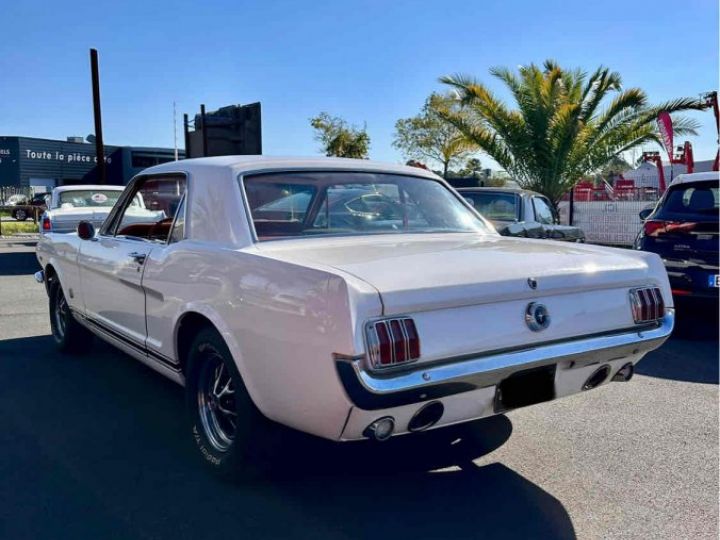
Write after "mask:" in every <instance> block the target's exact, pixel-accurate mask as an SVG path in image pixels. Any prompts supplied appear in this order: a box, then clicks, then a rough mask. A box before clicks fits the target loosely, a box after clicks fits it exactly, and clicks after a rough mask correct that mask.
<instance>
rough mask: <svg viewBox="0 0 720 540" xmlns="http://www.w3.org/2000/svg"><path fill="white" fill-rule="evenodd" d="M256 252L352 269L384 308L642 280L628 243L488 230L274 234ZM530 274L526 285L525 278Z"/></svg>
mask: <svg viewBox="0 0 720 540" xmlns="http://www.w3.org/2000/svg"><path fill="white" fill-rule="evenodd" d="M258 246H259V248H260V250H261V251H262V252H263V253H267V254H268V255H271V256H274V257H278V258H281V259H285V260H288V261H292V262H298V263H303V262H309V263H315V264H321V265H327V266H330V267H332V268H336V269H339V270H341V271H343V272H347V273H349V274H352V275H354V276H356V277H358V278H360V279H362V280H364V281H366V282H367V283H369V284H370V285H372V286H373V287H375V288H376V289H377V290H378V292H379V293H380V296H381V298H382V303H383V306H384V311H385V313H384V314H385V315H394V314H400V313H413V312H418V311H429V310H436V309H443V308H452V307H460V306H468V305H476V304H491V303H494V302H499V301H503V302H506V301H511V300H519V299H525V298H533V297H535V296H538V295H543V296H546V295H549V294H568V293H572V292H578V291H588V290H601V289H609V288H616V287H618V286H620V285H622V286H631V285H636V284H645V283H647V282H648V278H649V270H648V265H647V263H646V261H645V260H644V259H643V258H642V257H640V256H638V255H637V254H636V253H634V252H632V251H628V250H621V249H609V248H598V247H597V246H588V245H586V244H569V243H561V242H552V241H548V240H527V239H515V238H507V237H501V236H495V235H487V236H482V235H476V234H439V235H432V234H420V235H382V236H376V237H362V238H358V237H354V238H350V237H345V238H324V239H322V240H321V239H304V240H301V241H298V240H291V241H278V242H268V243H266V244H259V245H258ZM531 278H533V279H535V280H536V281H537V284H538V285H537V288H536V289H532V288H531V287H530V286H529V284H528V279H531Z"/></svg>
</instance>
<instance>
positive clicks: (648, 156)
mask: <svg viewBox="0 0 720 540" xmlns="http://www.w3.org/2000/svg"><path fill="white" fill-rule="evenodd" d="M691 154H692V151H691ZM642 160H643V161H650V162H651V163H654V164H655V166H656V167H657V170H658V188H659V189H660V193H664V192H665V187H666V185H665V171H664V170H663V166H662V158H661V157H660V152H643V153H642Z"/></svg>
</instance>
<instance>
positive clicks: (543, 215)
mask: <svg viewBox="0 0 720 540" xmlns="http://www.w3.org/2000/svg"><path fill="white" fill-rule="evenodd" d="M532 202H533V208H534V209H535V219H536V220H537V221H539V222H540V223H543V224H545V225H552V224H553V223H555V217H554V216H553V212H552V209H551V208H550V205H549V204H548V202H547V201H546V200H545V199H543V198H541V197H533V199H532Z"/></svg>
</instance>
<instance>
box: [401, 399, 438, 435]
mask: <svg viewBox="0 0 720 540" xmlns="http://www.w3.org/2000/svg"><path fill="white" fill-rule="evenodd" d="M444 412H445V406H444V405H443V404H442V403H441V402H439V401H433V402H431V403H427V404H426V405H423V406H422V407H420V409H419V410H418V411H417V412H416V413H415V414H414V415H413V417H412V418H411V419H410V423H409V424H408V431H412V432H416V431H424V430H426V429H428V428H431V427H432V426H434V425H435V424H437V423H438V421H439V420H440V418H441V417H442V415H443V413H444Z"/></svg>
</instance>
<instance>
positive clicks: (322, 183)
mask: <svg viewBox="0 0 720 540" xmlns="http://www.w3.org/2000/svg"><path fill="white" fill-rule="evenodd" d="M243 185H244V188H245V195H246V198H247V203H248V206H249V207H250V213H251V216H252V220H253V224H254V226H255V232H256V235H257V237H258V240H268V239H271V238H278V237H297V236H318V235H351V234H352V235H357V234H378V233H384V234H387V233H408V232H410V233H419V232H433V233H435V232H440V233H443V232H490V231H488V228H487V227H486V225H485V224H484V223H483V221H482V220H481V219H479V218H478V217H477V216H476V215H475V214H474V213H473V212H472V211H471V210H470V209H468V208H467V206H465V205H464V204H463V203H462V202H461V201H460V199H458V197H457V196H455V195H454V194H453V193H452V192H451V191H450V190H448V189H447V188H446V187H445V186H444V185H442V184H441V183H440V182H436V181H434V180H431V179H424V178H419V177H413V176H404V175H397V174H385V173H368V172H353V171H319V172H284V173H268V174H262V175H255V176H248V177H246V178H244V179H243Z"/></svg>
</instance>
